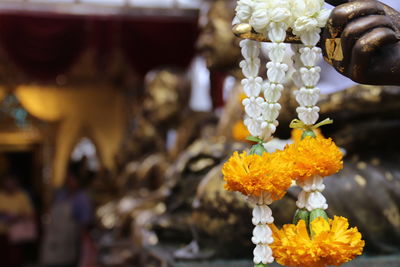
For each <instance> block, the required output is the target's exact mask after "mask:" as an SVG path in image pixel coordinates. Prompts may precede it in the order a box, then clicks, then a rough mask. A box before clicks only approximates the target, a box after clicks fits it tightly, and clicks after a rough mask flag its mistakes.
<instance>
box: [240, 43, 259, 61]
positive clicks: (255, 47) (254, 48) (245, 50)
mask: <svg viewBox="0 0 400 267" xmlns="http://www.w3.org/2000/svg"><path fill="white" fill-rule="evenodd" d="M240 47H241V48H242V55H243V57H244V58H245V59H249V58H253V59H254V58H258V56H259V55H260V47H261V45H260V43H259V42H256V41H253V40H249V39H245V40H242V41H240Z"/></svg>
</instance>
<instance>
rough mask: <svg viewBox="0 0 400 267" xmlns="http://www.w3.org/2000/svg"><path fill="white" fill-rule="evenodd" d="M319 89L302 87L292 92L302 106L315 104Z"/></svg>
mask: <svg viewBox="0 0 400 267" xmlns="http://www.w3.org/2000/svg"><path fill="white" fill-rule="evenodd" d="M319 94H320V89H319V88H317V87H315V88H313V89H307V88H304V87H302V88H301V89H300V90H297V91H295V92H294V95H295V96H296V100H297V102H298V103H299V104H300V106H302V107H311V106H315V105H316V104H317V102H318V99H319Z"/></svg>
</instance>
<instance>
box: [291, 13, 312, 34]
mask: <svg viewBox="0 0 400 267" xmlns="http://www.w3.org/2000/svg"><path fill="white" fill-rule="evenodd" d="M316 27H318V21H317V19H315V18H309V17H306V16H302V17H298V18H297V19H296V20H295V22H294V24H293V32H294V33H295V34H301V33H302V32H307V31H311V30H313V29H315V28H316Z"/></svg>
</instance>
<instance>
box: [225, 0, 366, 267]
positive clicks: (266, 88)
mask: <svg viewBox="0 0 400 267" xmlns="http://www.w3.org/2000/svg"><path fill="white" fill-rule="evenodd" d="M323 5H324V1H323V0H239V1H238V2H237V7H236V17H235V19H234V22H235V23H245V24H249V25H250V26H251V28H252V30H253V31H254V32H256V33H257V34H258V35H259V36H260V35H261V36H263V38H264V39H268V40H269V42H271V45H270V47H269V50H268V57H269V59H270V61H269V62H268V63H267V65H266V67H267V78H268V79H267V81H263V79H262V78H261V76H260V75H259V70H260V64H261V60H260V58H259V56H260V47H261V45H260V43H259V42H258V41H255V40H250V39H244V40H242V41H241V42H240V47H241V50H242V55H243V58H244V60H242V61H241V62H240V67H241V69H242V72H243V75H244V77H245V78H244V79H243V80H242V85H243V90H244V92H245V94H246V98H245V99H244V100H243V105H244V109H245V113H246V114H245V118H244V124H245V125H246V127H247V128H248V130H249V132H250V134H251V135H252V136H251V137H249V138H248V139H249V140H251V141H254V142H257V144H256V145H254V146H253V147H252V148H251V150H250V152H249V153H246V152H243V153H240V154H239V153H238V152H235V153H234V154H233V156H232V157H231V158H230V159H229V160H228V161H227V162H226V163H225V164H224V167H223V170H222V172H223V174H224V179H225V181H226V184H225V189H227V190H230V191H238V192H241V193H242V194H244V195H246V196H248V199H249V201H250V202H251V203H252V204H253V205H254V209H253V219H252V222H253V224H254V226H255V228H254V230H253V237H252V239H251V240H252V242H253V243H254V244H255V246H256V247H255V249H254V251H253V254H254V258H253V261H254V264H256V265H257V266H265V265H266V264H268V263H272V262H273V261H274V259H275V260H276V261H277V262H278V263H280V264H283V265H288V266H304V267H305V266H326V265H327V264H332V265H340V264H342V263H345V262H348V261H350V260H352V259H353V258H354V257H355V256H357V255H360V254H361V253H362V250H363V247H364V241H362V240H361V234H360V233H359V232H358V230H357V228H350V229H349V224H348V222H347V219H346V218H342V217H334V219H333V220H332V219H329V218H328V216H327V214H326V212H325V210H326V209H327V208H328V204H327V202H326V199H325V197H324V196H323V194H322V192H323V191H324V189H325V185H324V184H323V177H326V176H329V175H332V174H334V173H336V172H338V171H339V170H341V169H342V168H343V160H342V158H343V155H342V153H341V151H340V149H339V148H338V147H337V146H336V145H335V143H334V142H333V141H332V140H331V139H326V138H324V137H322V136H321V135H318V136H317V135H316V134H315V130H316V129H317V128H318V127H320V126H322V125H325V124H331V123H333V121H331V120H330V119H326V120H323V121H322V122H320V123H317V121H318V118H319V111H320V109H319V107H318V106H317V103H318V100H319V96H320V89H319V88H318V87H317V84H318V82H319V79H320V72H321V68H320V67H318V66H317V62H318V60H319V59H320V56H321V49H320V48H319V47H317V44H318V42H319V40H320V32H321V28H322V27H324V26H325V24H326V22H327V19H328V17H329V15H330V11H329V10H327V9H324V8H323ZM287 32H291V34H292V35H294V36H295V37H297V38H298V39H299V40H301V44H296V45H292V49H293V51H294V57H293V60H294V66H295V69H296V70H295V73H294V74H293V77H292V78H293V81H294V83H295V84H296V85H297V86H298V88H299V89H298V90H297V91H296V92H295V94H294V95H295V98H296V100H297V102H298V103H299V107H298V108H297V109H296V111H297V114H298V118H299V119H295V120H293V121H292V123H291V125H290V127H292V128H295V129H302V130H303V134H302V137H301V140H298V141H296V142H294V143H293V144H291V145H289V146H287V147H286V148H285V149H284V150H283V151H276V152H274V153H267V151H266V150H265V149H264V144H265V143H266V142H268V141H270V140H271V139H272V138H273V134H274V133H275V131H276V127H277V126H278V124H279V123H278V120H277V119H278V116H279V112H280V110H281V105H280V104H279V103H278V102H279V99H280V97H281V93H282V91H283V90H284V82H285V80H286V76H287V71H288V69H289V67H288V65H287V64H286V63H284V62H283V59H284V56H285V53H286V47H287V44H285V43H284V42H285V39H286V37H287ZM293 181H294V182H295V183H296V184H297V185H298V186H300V187H301V188H302V191H301V193H300V194H299V196H298V201H297V202H296V205H297V207H298V210H297V212H296V214H295V215H294V222H293V224H290V225H285V226H284V227H283V228H282V230H279V229H278V228H277V227H275V226H274V225H273V224H272V223H273V220H274V219H273V216H272V211H271V209H270V208H269V206H268V205H270V204H271V203H272V202H273V201H275V200H278V199H281V198H282V197H283V196H284V195H285V193H286V192H287V190H288V188H289V187H290V185H291V184H292V182H293Z"/></svg>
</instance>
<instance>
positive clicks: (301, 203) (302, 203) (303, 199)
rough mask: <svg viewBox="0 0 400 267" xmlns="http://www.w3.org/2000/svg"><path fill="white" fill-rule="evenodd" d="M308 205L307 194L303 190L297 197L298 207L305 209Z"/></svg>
mask: <svg viewBox="0 0 400 267" xmlns="http://www.w3.org/2000/svg"><path fill="white" fill-rule="evenodd" d="M306 205H307V192H306V191H304V190H302V191H301V192H300V194H299V196H298V197H297V201H296V206H297V207H298V208H299V209H304V208H305V207H306Z"/></svg>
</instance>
